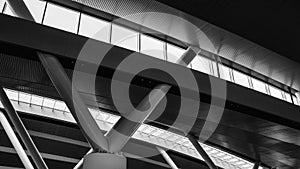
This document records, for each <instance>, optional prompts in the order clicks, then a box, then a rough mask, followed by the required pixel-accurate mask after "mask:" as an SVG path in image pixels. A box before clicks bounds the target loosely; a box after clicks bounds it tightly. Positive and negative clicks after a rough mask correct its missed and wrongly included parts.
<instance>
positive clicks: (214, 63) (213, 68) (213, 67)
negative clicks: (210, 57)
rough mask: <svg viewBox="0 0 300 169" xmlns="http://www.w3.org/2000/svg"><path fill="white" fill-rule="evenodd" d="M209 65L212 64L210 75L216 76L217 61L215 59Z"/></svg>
mask: <svg viewBox="0 0 300 169" xmlns="http://www.w3.org/2000/svg"><path fill="white" fill-rule="evenodd" d="M211 65H212V68H211V69H212V72H213V73H212V75H214V76H216V77H218V68H217V63H216V62H215V61H211Z"/></svg>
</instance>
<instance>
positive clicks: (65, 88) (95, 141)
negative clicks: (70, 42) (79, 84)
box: [8, 0, 108, 151]
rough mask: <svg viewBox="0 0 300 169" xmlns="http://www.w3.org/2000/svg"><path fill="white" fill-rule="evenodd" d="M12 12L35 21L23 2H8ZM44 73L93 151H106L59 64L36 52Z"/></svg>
mask: <svg viewBox="0 0 300 169" xmlns="http://www.w3.org/2000/svg"><path fill="white" fill-rule="evenodd" d="M8 3H9V4H10V6H11V7H12V10H13V11H14V12H15V14H16V15H18V16H19V17H21V18H24V19H27V20H31V21H35V20H34V18H33V16H32V15H31V13H30V11H29V10H28V8H27V6H26V4H25V3H24V2H23V0H17V1H16V0H8ZM37 54H38V56H39V59H40V61H41V62H42V64H43V66H44V68H45V69H46V72H47V73H48V75H49V77H50V79H51V80H52V82H53V84H54V86H55V87H56V89H57V90H58V92H59V94H60V95H61V96H62V97H63V98H64V99H65V102H66V104H67V106H68V108H69V110H70V111H71V113H72V115H73V117H74V118H75V120H76V122H77V124H78V125H79V127H80V128H81V130H82V132H83V134H84V135H85V137H86V138H87V140H88V141H89V143H90V144H91V146H92V147H93V149H94V150H95V151H102V150H105V151H106V150H107V148H108V143H107V140H106V138H105V137H104V135H103V133H102V131H101V130H100V129H99V127H98V125H97V123H96V122H95V120H94V119H93V117H92V115H91V114H90V112H89V110H88V109H87V107H86V105H85V104H84V102H83V101H82V99H81V97H80V95H79V93H78V92H77V90H76V89H74V88H72V83H71V81H70V79H69V78H68V76H67V74H66V73H65V71H64V69H63V67H62V66H61V64H60V62H59V61H58V60H57V59H56V58H55V57H54V56H52V55H48V54H43V53H41V52H37ZM72 89H73V90H72Z"/></svg>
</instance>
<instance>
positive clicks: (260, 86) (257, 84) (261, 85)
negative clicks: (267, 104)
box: [252, 78, 267, 94]
mask: <svg viewBox="0 0 300 169" xmlns="http://www.w3.org/2000/svg"><path fill="white" fill-rule="evenodd" d="M252 84H253V89H254V90H256V91H259V92H262V93H265V94H267V91H266V83H265V82H263V81H260V80H257V79H255V78H252Z"/></svg>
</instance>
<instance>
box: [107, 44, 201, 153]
mask: <svg viewBox="0 0 300 169" xmlns="http://www.w3.org/2000/svg"><path fill="white" fill-rule="evenodd" d="M197 53H198V52H195V49H194V48H193V47H189V48H188V50H187V51H186V52H185V53H184V54H183V55H182V56H181V57H180V58H179V59H178V61H177V63H178V64H180V65H183V66H186V65H188V64H189V63H190V62H191V61H192V60H193V59H194V57H195V56H196V54H197ZM170 88H171V86H170V85H166V84H162V85H159V86H156V87H155V88H154V89H153V90H152V91H151V92H150V93H149V94H148V95H147V96H146V97H145V98H144V99H143V100H142V101H141V103H139V104H138V106H137V108H136V110H134V111H133V112H130V113H129V114H128V117H121V119H119V121H118V122H117V123H116V124H115V125H114V127H113V128H112V129H111V130H110V131H108V133H107V135H106V136H107V139H108V142H109V151H110V152H119V151H121V149H122V148H123V147H124V145H125V144H126V143H127V142H128V140H129V139H130V138H131V136H132V135H133V134H134V133H135V132H136V130H137V129H138V128H139V127H140V126H141V124H143V123H144V121H145V120H146V119H147V118H148V117H149V116H150V114H151V113H152V112H153V110H154V109H155V107H156V106H157V105H158V104H159V103H160V101H161V100H162V99H163V97H164V96H165V95H166V94H167V92H168V91H169V89H170ZM131 119H134V120H131Z"/></svg>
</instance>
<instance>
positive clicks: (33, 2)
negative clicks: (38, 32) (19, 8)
mask: <svg viewBox="0 0 300 169" xmlns="http://www.w3.org/2000/svg"><path fill="white" fill-rule="evenodd" d="M23 1H24V2H25V4H26V6H27V8H28V9H29V11H30V13H31V15H32V16H33V18H34V20H35V22H37V23H41V22H42V18H43V14H44V9H45V6H46V2H45V1H39V0H23Z"/></svg>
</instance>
